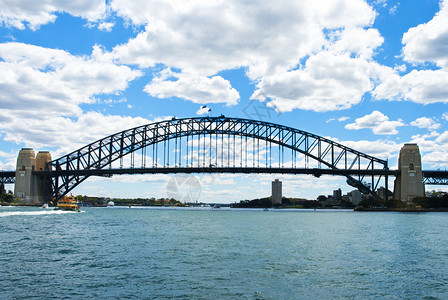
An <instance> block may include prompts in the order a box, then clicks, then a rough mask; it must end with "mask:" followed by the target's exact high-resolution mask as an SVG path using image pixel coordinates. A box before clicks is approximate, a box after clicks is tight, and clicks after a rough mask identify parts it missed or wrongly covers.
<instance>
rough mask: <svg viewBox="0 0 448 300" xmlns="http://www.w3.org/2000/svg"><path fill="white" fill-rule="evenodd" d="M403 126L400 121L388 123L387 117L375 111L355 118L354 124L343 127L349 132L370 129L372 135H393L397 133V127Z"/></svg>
mask: <svg viewBox="0 0 448 300" xmlns="http://www.w3.org/2000/svg"><path fill="white" fill-rule="evenodd" d="M404 125H405V124H404V123H403V122H402V121H401V120H398V121H389V117H388V116H385V115H384V114H383V113H381V112H379V111H377V110H375V111H373V112H372V113H371V114H370V115H365V116H364V117H362V118H357V119H356V120H355V123H350V124H347V125H345V128H346V129H349V130H359V129H364V128H368V129H372V131H373V133H374V134H381V135H393V134H397V133H398V131H397V127H399V126H404Z"/></svg>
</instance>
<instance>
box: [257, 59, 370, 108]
mask: <svg viewBox="0 0 448 300" xmlns="http://www.w3.org/2000/svg"><path fill="white" fill-rule="evenodd" d="M370 64H371V63H369V62H367V61H366V60H363V59H360V58H351V57H350V55H349V54H345V55H337V54H335V53H331V52H320V53H318V54H316V55H315V56H312V57H310V58H309V59H308V61H307V62H306V65H305V67H304V68H303V69H299V70H294V71H290V72H284V73H277V74H274V75H272V76H266V77H264V78H263V79H262V80H261V81H260V83H259V84H258V85H257V87H258V88H259V89H260V90H262V91H263V93H264V94H265V95H266V96H267V97H269V98H271V99H273V100H272V101H271V102H270V105H273V106H275V107H276V108H277V109H278V110H279V111H281V112H285V111H291V110H293V109H295V108H298V109H303V110H313V111H321V112H322V111H331V110H341V109H347V108H350V107H352V106H353V105H355V104H358V103H359V102H360V101H361V100H362V97H363V95H364V93H366V92H367V91H369V90H371V88H372V82H371V78H370V76H369V73H368V70H369V69H371V66H370ZM366 70H367V71H366Z"/></svg>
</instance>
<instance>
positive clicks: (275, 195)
mask: <svg viewBox="0 0 448 300" xmlns="http://www.w3.org/2000/svg"><path fill="white" fill-rule="evenodd" d="M275 204H282V182H281V181H280V180H278V179H275V180H274V181H272V205H275Z"/></svg>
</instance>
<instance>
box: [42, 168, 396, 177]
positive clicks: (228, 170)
mask: <svg viewBox="0 0 448 300" xmlns="http://www.w3.org/2000/svg"><path fill="white" fill-rule="evenodd" d="M34 173H36V174H42V175H47V176H50V177H56V176H64V175H65V176H67V175H75V176H110V175H119V174H171V173H186V174H189V173H246V174H249V173H256V174H261V173H265V174H266V173H268V174H269V173H271V174H309V175H314V176H317V177H318V176H321V175H383V176H385V175H387V176H396V175H398V174H399V171H398V170H388V169H376V170H339V169H311V168H261V167H165V168H123V169H90V170H59V171H35V172H34Z"/></svg>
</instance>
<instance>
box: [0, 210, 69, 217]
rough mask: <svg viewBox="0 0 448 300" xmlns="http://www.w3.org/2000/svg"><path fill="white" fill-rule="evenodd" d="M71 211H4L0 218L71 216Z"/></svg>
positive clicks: (0, 213)
mask: <svg viewBox="0 0 448 300" xmlns="http://www.w3.org/2000/svg"><path fill="white" fill-rule="evenodd" d="M71 213H74V212H72V211H66V210H42V211H5V212H0V218H1V217H10V216H40V215H61V214H71Z"/></svg>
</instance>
